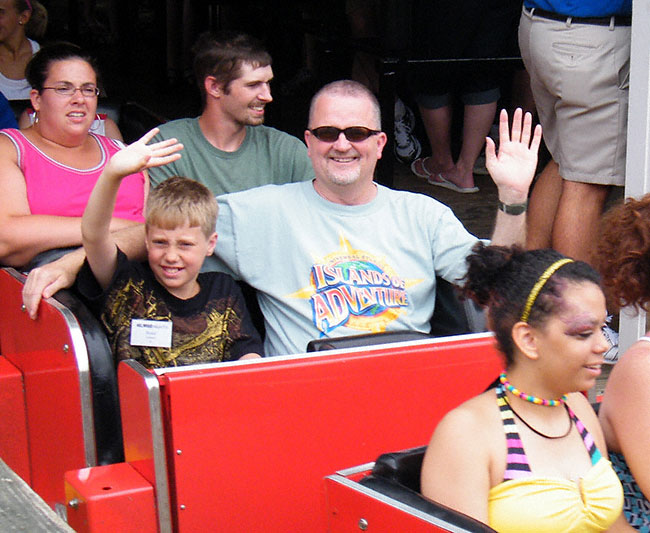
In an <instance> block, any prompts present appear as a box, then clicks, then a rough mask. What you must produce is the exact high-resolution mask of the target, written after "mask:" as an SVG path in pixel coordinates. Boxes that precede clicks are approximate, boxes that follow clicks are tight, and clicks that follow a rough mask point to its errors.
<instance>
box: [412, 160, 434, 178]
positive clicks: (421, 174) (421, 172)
mask: <svg viewBox="0 0 650 533" xmlns="http://www.w3.org/2000/svg"><path fill="white" fill-rule="evenodd" d="M427 159H429V158H428V157H418V158H417V159H416V160H415V161H413V163H411V172H413V174H415V175H416V176H417V177H418V178H422V179H423V180H428V179H429V178H430V177H432V176H433V174H432V173H431V172H429V171H428V170H427V167H425V166H424V161H425V160H427ZM418 165H419V167H420V169H419V170H418Z"/></svg>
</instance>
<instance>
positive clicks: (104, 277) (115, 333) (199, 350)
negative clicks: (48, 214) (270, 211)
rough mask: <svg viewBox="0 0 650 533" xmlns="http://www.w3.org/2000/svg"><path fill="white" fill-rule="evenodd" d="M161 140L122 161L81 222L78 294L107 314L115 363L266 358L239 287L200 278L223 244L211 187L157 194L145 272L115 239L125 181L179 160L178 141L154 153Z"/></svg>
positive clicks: (139, 145) (222, 278) (106, 176)
mask: <svg viewBox="0 0 650 533" xmlns="http://www.w3.org/2000/svg"><path fill="white" fill-rule="evenodd" d="M157 131H158V130H157V128H156V129H154V130H152V131H150V132H149V133H147V134H146V135H144V136H143V137H142V138H141V139H140V140H138V141H137V142H135V143H133V144H131V145H130V146H128V147H126V148H125V149H123V150H121V151H120V152H118V153H116V154H115V155H114V156H113V157H112V158H111V160H110V161H109V163H108V164H107V165H106V168H105V169H104V171H103V172H102V174H101V176H100V177H99V179H98V181H97V183H96V184H95V187H94V189H93V192H92V194H91V196H90V199H89V200H88V205H87V206H86V209H85V211H84V215H83V218H82V221H81V231H82V240H83V247H84V250H85V252H86V263H85V264H84V267H83V268H82V270H81V272H80V274H79V278H78V280H77V284H78V288H79V290H80V292H81V294H82V295H83V296H84V298H86V299H87V300H88V301H89V302H90V304H91V306H92V307H94V308H95V309H96V310H97V311H99V313H100V316H101V320H102V322H103V324H104V326H105V327H106V330H107V333H108V337H109V342H110V344H111V348H112V349H113V353H114V354H115V355H116V358H117V360H122V359H136V360H138V361H140V362H141V363H142V364H143V365H145V366H147V367H149V368H159V367H167V366H180V365H187V364H193V363H207V362H215V361H229V360H235V359H241V358H251V357H258V356H259V354H261V353H262V345H261V340H260V338H259V334H258V333H257V331H256V330H255V328H254V326H253V325H252V322H251V320H250V317H249V315H248V311H247V310H246V306H245V303H244V299H243V296H242V294H241V291H240V290H239V287H238V286H237V284H236V283H235V281H234V280H233V279H232V278H231V277H230V276H228V275H224V274H221V273H217V272H209V273H207V272H206V273H200V270H201V266H202V265H203V261H204V260H205V258H206V257H207V256H209V255H211V254H212V252H213V250H214V248H215V245H216V242H217V234H216V233H215V232H214V229H215V224H216V219H217V203H216V200H215V198H214V196H213V195H212V194H211V193H210V191H209V190H208V189H207V188H206V187H205V186H203V185H201V184H199V183H198V182H196V181H193V180H190V179H188V178H182V177H175V178H171V179H169V180H167V181H165V182H164V183H163V184H161V185H160V186H159V187H158V188H156V189H154V190H153V191H151V193H150V195H149V198H148V200H147V210H146V222H145V242H146V250H147V262H146V263H139V262H136V261H129V260H128V259H127V258H126V256H125V255H124V254H123V253H122V252H121V251H120V250H119V248H118V247H117V245H116V244H115V241H114V239H113V237H112V235H111V233H110V231H109V223H110V219H111V215H112V212H113V206H114V203H115V197H116V195H117V191H118V189H119V186H120V182H121V180H122V178H124V177H125V176H127V175H130V174H133V173H134V172H137V171H142V170H146V169H148V168H152V167H156V166H160V165H165V164H167V163H169V162H172V161H175V160H177V159H178V158H179V157H180V154H179V153H178V152H179V151H180V150H181V149H182V148H183V146H182V145H181V144H179V143H178V142H177V141H176V139H169V140H165V141H162V142H158V143H153V144H151V145H147V143H148V142H149V141H150V140H151V139H152V138H153V136H154V135H155V134H156V133H157ZM135 169H137V170H135Z"/></svg>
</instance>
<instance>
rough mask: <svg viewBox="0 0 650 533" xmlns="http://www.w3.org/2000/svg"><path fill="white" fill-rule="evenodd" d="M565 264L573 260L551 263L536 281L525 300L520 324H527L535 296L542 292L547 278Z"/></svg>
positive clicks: (567, 259)
mask: <svg viewBox="0 0 650 533" xmlns="http://www.w3.org/2000/svg"><path fill="white" fill-rule="evenodd" d="M567 263H573V259H569V258H567V257H565V258H564V259H558V260H557V261H555V263H553V264H552V265H551V266H550V267H548V268H547V269H546V270H545V271H544V273H543V274H542V275H541V276H540V277H539V279H538V280H537V283H535V286H534V287H533V288H532V290H531V291H530V294H529V295H528V300H526V305H525V306H524V311H523V313H521V321H522V322H528V317H529V316H530V310H531V309H532V308H533V304H534V303H535V300H537V295H538V294H539V291H541V290H542V287H544V285H545V284H546V282H547V281H548V278H550V277H551V276H552V275H553V274H554V273H555V271H556V270H557V269H558V268H560V267H561V266H562V265H566V264H567Z"/></svg>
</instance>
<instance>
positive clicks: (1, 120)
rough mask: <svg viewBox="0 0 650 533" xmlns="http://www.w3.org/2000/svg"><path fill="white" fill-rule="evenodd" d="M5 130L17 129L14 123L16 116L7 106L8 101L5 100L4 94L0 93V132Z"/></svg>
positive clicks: (16, 124) (16, 123)
mask: <svg viewBox="0 0 650 533" xmlns="http://www.w3.org/2000/svg"><path fill="white" fill-rule="evenodd" d="M5 128H15V129H17V128H18V122H16V115H15V114H14V111H13V109H11V106H10V105H9V100H7V99H6V98H5V95H4V94H2V93H0V130H2V129H5Z"/></svg>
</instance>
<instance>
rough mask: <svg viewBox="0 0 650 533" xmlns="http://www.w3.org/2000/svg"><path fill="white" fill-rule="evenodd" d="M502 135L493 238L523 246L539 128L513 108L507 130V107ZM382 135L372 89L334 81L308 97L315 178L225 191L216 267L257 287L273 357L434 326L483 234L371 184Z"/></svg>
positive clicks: (425, 200) (494, 167)
mask: <svg viewBox="0 0 650 533" xmlns="http://www.w3.org/2000/svg"><path fill="white" fill-rule="evenodd" d="M511 133H512V140H511V139H510V134H511ZM500 139H501V146H500V150H499V155H498V157H497V155H496V150H495V146H494V143H493V142H492V141H491V140H488V141H487V142H488V146H487V157H488V168H489V169H490V171H491V173H492V176H493V179H494V181H495V183H496V184H497V186H498V190H499V200H500V204H499V206H500V210H499V211H498V212H497V221H496V226H495V229H494V233H493V237H492V242H493V243H495V244H503V245H508V244H513V243H523V242H524V238H525V220H526V216H525V211H526V199H527V195H528V188H529V186H530V183H531V181H532V178H533V174H534V171H535V166H536V162H537V149H538V147H539V143H540V139H541V128H540V127H539V126H538V127H537V128H535V131H534V133H532V127H531V117H530V115H527V116H526V117H525V118H522V113H521V110H518V111H517V112H516V113H515V116H514V119H513V127H512V132H510V131H509V130H508V117H507V114H506V113H505V111H504V112H503V113H502V115H501V122H500ZM386 140H387V139H386V134H385V133H384V132H382V131H381V124H380V113H379V105H378V103H377V100H376V98H375V97H374V95H373V94H372V93H371V92H370V91H368V89H367V88H366V87H364V86H363V85H360V84H359V83H357V82H353V81H349V80H343V81H338V82H334V83H331V84H329V85H327V86H325V87H324V88H323V89H321V90H320V91H319V92H318V93H317V94H316V96H315V97H314V99H313V100H312V105H311V109H310V114H309V128H308V129H307V130H306V131H305V141H306V143H307V149H308V154H309V157H310V159H311V162H312V165H313V167H314V173H315V176H316V177H315V179H314V180H313V181H311V182H302V183H292V184H286V185H282V186H280V187H276V186H268V187H260V188H258V189H252V190H249V191H243V192H239V193H235V194H227V195H224V196H222V197H220V198H219V199H218V200H219V221H218V222H217V231H218V233H219V239H220V240H219V243H220V245H219V247H218V249H217V250H216V254H217V257H218V259H219V260H220V261H221V263H222V265H221V267H220V268H222V269H224V270H226V271H228V272H230V273H232V274H234V275H235V276H236V277H239V278H241V279H244V280H245V281H247V282H248V283H249V284H251V285H252V286H254V287H255V288H256V289H257V290H258V298H259V301H260V305H261V308H262V311H263V313H264V318H265V323H266V343H265V353H266V354H267V355H280V354H288V353H300V352H303V351H304V350H305V348H306V345H307V342H308V341H309V340H311V339H315V338H319V337H338V336H343V335H354V334H362V333H372V332H380V331H384V330H405V329H409V330H418V331H422V332H428V331H429V319H430V317H431V315H432V313H433V308H434V305H435V283H436V280H435V278H436V275H440V276H442V277H443V278H445V279H447V280H448V281H451V282H457V281H458V280H459V279H460V278H461V277H462V276H463V275H464V273H465V258H466V256H467V255H468V254H469V252H470V250H471V249H472V247H473V246H474V244H476V242H477V241H478V239H477V238H476V237H474V236H473V235H471V234H469V233H468V232H467V231H466V230H465V228H464V227H463V225H462V224H461V222H460V221H459V220H458V219H457V218H456V217H455V216H454V215H453V213H452V212H451V210H450V209H449V208H448V207H446V206H444V205H443V204H441V203H439V202H437V201H436V200H434V199H433V198H431V197H429V196H425V195H420V194H414V193H410V192H404V191H395V190H391V189H388V188H386V187H383V186H381V185H378V184H377V183H375V182H374V179H373V177H374V171H375V166H376V164H377V160H378V159H379V158H380V157H381V156H382V151H383V149H384V147H385V145H386Z"/></svg>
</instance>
